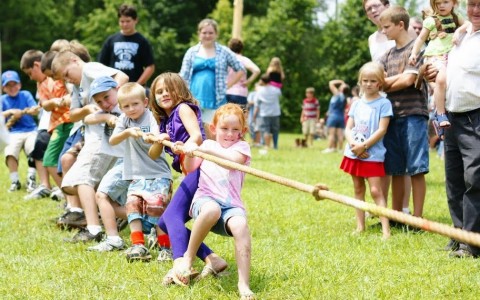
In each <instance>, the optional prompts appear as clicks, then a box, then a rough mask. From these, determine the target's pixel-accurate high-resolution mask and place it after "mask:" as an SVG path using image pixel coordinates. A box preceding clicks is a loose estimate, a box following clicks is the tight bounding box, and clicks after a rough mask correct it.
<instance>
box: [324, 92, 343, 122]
mask: <svg viewBox="0 0 480 300" xmlns="http://www.w3.org/2000/svg"><path fill="white" fill-rule="evenodd" d="M345 105H346V101H345V95H343V94H342V93H339V94H336V95H333V96H332V98H331V99H330V103H329V104H328V116H329V117H335V116H337V117H341V118H343V115H344V111H345Z"/></svg>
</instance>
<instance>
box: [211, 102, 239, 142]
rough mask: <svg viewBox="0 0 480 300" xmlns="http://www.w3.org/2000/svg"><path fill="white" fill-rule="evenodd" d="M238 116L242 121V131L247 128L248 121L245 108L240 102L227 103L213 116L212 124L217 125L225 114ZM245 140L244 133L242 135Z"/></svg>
mask: <svg viewBox="0 0 480 300" xmlns="http://www.w3.org/2000/svg"><path fill="white" fill-rule="evenodd" d="M228 115H232V116H236V117H237V118H238V120H239V121H240V125H241V126H242V132H243V131H246V130H247V121H246V119H245V113H244V112H243V109H242V108H241V107H240V105H238V104H234V103H227V104H225V105H222V106H220V107H219V108H218V109H217V110H216V111H215V115H214V116H213V121H212V124H213V125H214V126H217V124H218V121H219V120H220V119H221V118H223V117H224V116H228ZM241 139H242V140H243V135H242V137H241Z"/></svg>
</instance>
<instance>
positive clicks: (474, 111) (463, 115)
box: [448, 107, 480, 118]
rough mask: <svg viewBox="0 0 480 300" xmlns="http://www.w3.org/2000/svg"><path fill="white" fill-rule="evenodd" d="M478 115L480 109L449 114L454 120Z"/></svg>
mask: <svg viewBox="0 0 480 300" xmlns="http://www.w3.org/2000/svg"><path fill="white" fill-rule="evenodd" d="M477 113H480V107H479V108H476V109H474V110H469V111H464V112H451V111H449V112H448V114H449V115H450V116H452V117H454V118H461V117H467V116H471V115H473V114H477Z"/></svg>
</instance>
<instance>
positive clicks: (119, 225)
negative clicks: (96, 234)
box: [116, 218, 128, 232]
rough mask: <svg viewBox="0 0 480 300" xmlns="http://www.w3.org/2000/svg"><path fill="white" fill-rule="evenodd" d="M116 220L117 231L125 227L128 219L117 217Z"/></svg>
mask: <svg viewBox="0 0 480 300" xmlns="http://www.w3.org/2000/svg"><path fill="white" fill-rule="evenodd" d="M116 220H117V230H118V232H120V231H122V230H124V229H125V228H127V225H128V220H124V219H122V218H117V219H116Z"/></svg>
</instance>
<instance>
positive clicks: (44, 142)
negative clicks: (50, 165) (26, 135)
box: [30, 129, 50, 161]
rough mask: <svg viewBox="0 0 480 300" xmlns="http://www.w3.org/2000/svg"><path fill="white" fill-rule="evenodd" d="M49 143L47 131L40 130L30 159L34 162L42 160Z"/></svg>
mask: <svg viewBox="0 0 480 300" xmlns="http://www.w3.org/2000/svg"><path fill="white" fill-rule="evenodd" d="M49 141H50V133H48V131H47V130H45V129H41V130H39V131H38V133H37V139H36V140H35V147H34V148H33V151H32V153H30V157H31V158H33V159H35V160H42V161H43V155H44V154H45V150H47V146H48V142H49Z"/></svg>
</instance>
